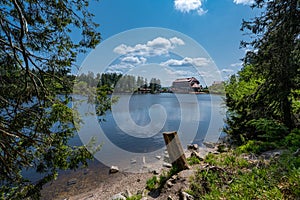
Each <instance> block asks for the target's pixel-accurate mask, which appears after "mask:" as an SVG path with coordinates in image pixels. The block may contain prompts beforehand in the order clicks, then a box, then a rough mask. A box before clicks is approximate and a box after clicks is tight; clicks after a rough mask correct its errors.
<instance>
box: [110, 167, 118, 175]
mask: <svg viewBox="0 0 300 200" xmlns="http://www.w3.org/2000/svg"><path fill="white" fill-rule="evenodd" d="M117 172H119V168H118V167H117V166H111V167H110V169H109V173H110V174H114V173H117Z"/></svg>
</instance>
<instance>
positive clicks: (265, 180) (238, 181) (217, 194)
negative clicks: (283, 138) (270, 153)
mask: <svg viewBox="0 0 300 200" xmlns="http://www.w3.org/2000/svg"><path fill="white" fill-rule="evenodd" d="M242 155H243V154H240V153H237V152H234V151H231V152H228V153H223V154H219V155H214V154H208V155H207V156H206V158H205V160H204V162H206V163H207V164H209V165H208V166H206V167H205V168H202V169H199V170H198V171H197V172H196V173H195V175H194V177H193V178H192V180H191V185H190V188H189V189H188V190H187V192H188V193H189V194H191V195H193V196H194V197H195V199H299V197H300V158H299V157H297V156H293V155H292V153H291V152H290V153H286V154H284V155H282V156H280V157H279V158H276V159H275V158H274V159H272V160H270V161H269V162H264V161H262V160H261V161H255V162H253V161H251V162H250V161H248V160H246V159H244V158H243V156H242Z"/></svg>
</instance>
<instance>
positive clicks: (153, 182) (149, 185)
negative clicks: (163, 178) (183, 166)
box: [146, 176, 158, 191]
mask: <svg viewBox="0 0 300 200" xmlns="http://www.w3.org/2000/svg"><path fill="white" fill-rule="evenodd" d="M157 184H158V179H157V176H153V177H152V178H150V179H148V180H147V182H146V189H148V190H150V191H152V190H155V189H157Z"/></svg>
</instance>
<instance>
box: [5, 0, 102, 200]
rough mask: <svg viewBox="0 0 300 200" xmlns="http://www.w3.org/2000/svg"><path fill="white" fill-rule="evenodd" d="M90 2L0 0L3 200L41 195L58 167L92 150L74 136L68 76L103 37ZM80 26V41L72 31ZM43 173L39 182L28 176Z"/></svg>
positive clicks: (70, 165) (76, 162)
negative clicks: (79, 58) (29, 172)
mask: <svg viewBox="0 0 300 200" xmlns="http://www.w3.org/2000/svg"><path fill="white" fill-rule="evenodd" d="M88 5H89V1H88V0H83V1H67V0H59V1H45V0H40V1H35V0H23V1H20V0H11V1H4V0H0V10H1V12H0V45H1V48H0V82H1V84H0V109H1V110H0V179H1V182H0V183H1V186H0V194H1V195H2V196H0V198H4V199H24V198H27V197H31V198H39V196H40V190H41V188H42V186H43V185H44V184H45V183H47V182H49V181H51V180H53V179H55V178H56V177H57V173H58V170H59V169H75V168H78V167H79V166H80V165H86V164H87V162H86V159H91V158H92V155H91V153H89V152H88V151H87V150H86V148H85V147H84V146H78V147H75V146H71V145H70V144H69V143H68V140H69V138H70V137H72V136H73V133H74V130H75V128H74V125H73V123H74V121H76V119H74V118H73V117H72V116H73V115H72V110H71V108H69V107H68V106H67V105H68V103H69V101H70V100H69V96H68V95H69V94H70V93H71V92H72V91H71V89H72V80H71V79H70V78H68V74H69V72H70V70H71V67H73V66H74V62H75V60H76V57H77V55H78V53H83V52H86V50H87V49H89V48H94V47H95V46H96V45H97V44H98V43H99V41H100V34H99V33H97V32H96V28H97V26H98V25H97V24H95V23H94V22H93V21H92V19H93V15H92V14H91V13H90V12H89V11H88ZM78 30H79V31H81V36H82V37H81V39H80V40H79V41H75V40H74V39H73V38H71V34H73V32H74V33H76V31H78ZM29 168H31V169H34V170H35V171H36V172H37V173H40V175H41V178H40V179H39V180H38V181H37V182H34V183H33V182H31V181H30V180H27V179H26V178H25V177H23V176H22V172H23V171H24V170H26V169H29Z"/></svg>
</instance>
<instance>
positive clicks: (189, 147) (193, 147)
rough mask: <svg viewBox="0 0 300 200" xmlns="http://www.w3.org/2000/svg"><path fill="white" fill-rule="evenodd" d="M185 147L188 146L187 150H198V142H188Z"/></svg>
mask: <svg viewBox="0 0 300 200" xmlns="http://www.w3.org/2000/svg"><path fill="white" fill-rule="evenodd" d="M187 148H188V150H194V151H198V150H199V145H198V144H188V145H187Z"/></svg>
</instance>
